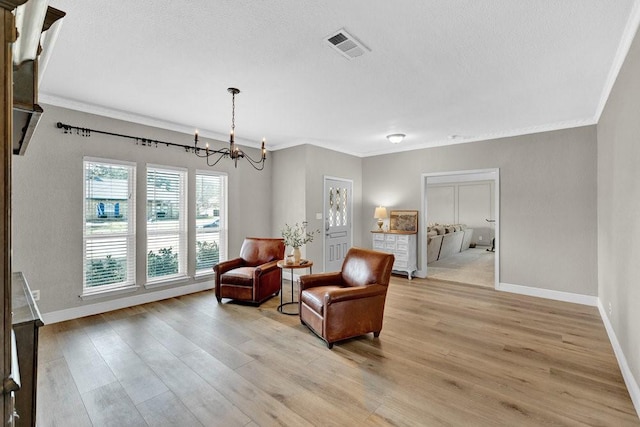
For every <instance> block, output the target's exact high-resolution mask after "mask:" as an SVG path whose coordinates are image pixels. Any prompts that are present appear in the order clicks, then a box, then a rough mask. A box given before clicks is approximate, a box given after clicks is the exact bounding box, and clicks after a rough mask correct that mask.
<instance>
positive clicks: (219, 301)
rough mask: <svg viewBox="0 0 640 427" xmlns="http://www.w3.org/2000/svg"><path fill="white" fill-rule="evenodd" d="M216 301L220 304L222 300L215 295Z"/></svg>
mask: <svg viewBox="0 0 640 427" xmlns="http://www.w3.org/2000/svg"><path fill="white" fill-rule="evenodd" d="M216 299H217V300H218V303H221V302H222V298H221V297H219V296H218V295H216Z"/></svg>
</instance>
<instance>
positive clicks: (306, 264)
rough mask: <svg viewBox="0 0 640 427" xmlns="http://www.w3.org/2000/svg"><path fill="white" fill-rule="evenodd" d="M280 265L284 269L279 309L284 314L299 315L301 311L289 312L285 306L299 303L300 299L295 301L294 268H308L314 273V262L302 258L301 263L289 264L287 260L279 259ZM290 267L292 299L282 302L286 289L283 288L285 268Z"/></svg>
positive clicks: (281, 278)
mask: <svg viewBox="0 0 640 427" xmlns="http://www.w3.org/2000/svg"><path fill="white" fill-rule="evenodd" d="M278 267H280V268H281V269H282V270H283V271H282V274H280V305H279V306H278V311H279V312H280V313H282V314H286V315H289V316H297V315H298V314H299V313H298V311H296V312H295V313H290V312H289V313H288V312H286V311H284V306H286V305H293V304H295V305H298V301H295V300H294V298H293V270H295V269H298V268H308V269H309V274H313V270H312V268H311V267H313V262H311V261H309V260H304V259H302V260H300V263H299V264H287V263H286V262H285V260H280V261H278ZM285 268H288V269H289V270H291V301H290V302H284V303H283V302H282V294H283V292H284V290H283V289H282V281H283V276H284V269H285Z"/></svg>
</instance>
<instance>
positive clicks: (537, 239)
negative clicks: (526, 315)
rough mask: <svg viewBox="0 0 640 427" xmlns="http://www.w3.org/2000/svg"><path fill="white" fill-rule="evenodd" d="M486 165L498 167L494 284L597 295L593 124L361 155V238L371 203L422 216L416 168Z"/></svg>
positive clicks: (365, 234)
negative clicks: (497, 266) (497, 257)
mask: <svg viewBox="0 0 640 427" xmlns="http://www.w3.org/2000/svg"><path fill="white" fill-rule="evenodd" d="M491 168H500V199H501V200H500V221H501V222H500V240H501V241H500V270H501V271H500V282H502V283H507V284H513V285H521V286H530V287H536V288H542V289H549V290H556V291H563V292H571V293H576V294H582V295H589V296H595V295H597V280H596V278H597V269H596V262H597V260H596V252H597V250H596V234H597V232H596V128H595V126H587V127H581V128H575V129H567V130H561V131H554V132H544V133H537V134H531V135H524V136H518V137H513V138H504V139H497V140H492V141H484V142H476V143H472V144H458V145H452V146H446V147H439V148H431V149H423V150H416V151H410V152H403V153H398V154H392V155H382V156H375V157H369V158H365V159H363V168H362V170H363V174H362V182H363V195H364V196H363V210H364V213H365V214H364V218H365V220H363V227H362V230H361V233H362V238H363V241H366V240H365V239H369V241H370V239H371V237H370V230H371V227H372V221H366V218H368V217H369V216H371V215H373V210H374V207H375V206H376V205H383V206H386V207H387V209H389V208H392V209H416V210H420V212H421V214H420V218H423V217H424V215H423V212H422V206H421V196H420V195H421V191H422V189H421V185H422V182H421V181H422V178H421V175H422V174H424V173H436V172H450V171H463V170H477V169H491ZM369 212H370V213H371V215H369V214H368V213H369ZM418 228H419V230H420V232H424V230H425V227H424V224H419V226H418ZM418 252H419V258H418V259H419V260H420V259H421V258H422V252H423V248H418ZM419 267H421V268H424V267H423V266H421V265H419Z"/></svg>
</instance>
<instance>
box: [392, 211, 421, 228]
mask: <svg viewBox="0 0 640 427" xmlns="http://www.w3.org/2000/svg"><path fill="white" fill-rule="evenodd" d="M389 231H402V232H405V233H417V232H418V211H404V210H402V211H400V210H399V211H391V214H390V215H389Z"/></svg>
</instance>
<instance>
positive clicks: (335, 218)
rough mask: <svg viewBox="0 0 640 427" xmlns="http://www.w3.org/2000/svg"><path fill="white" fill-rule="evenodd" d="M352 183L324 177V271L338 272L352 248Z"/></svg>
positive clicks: (347, 180) (346, 180)
mask: <svg viewBox="0 0 640 427" xmlns="http://www.w3.org/2000/svg"><path fill="white" fill-rule="evenodd" d="M352 196H353V181H352V180H349V179H342V178H334V177H328V176H325V177H324V196H323V198H324V201H323V204H324V248H325V249H324V271H325V272H331V271H339V270H340V268H341V267H342V261H343V260H344V257H345V255H346V254H347V251H348V250H349V248H350V247H351V246H352V223H353V218H352V209H351V205H352V200H353V197H352Z"/></svg>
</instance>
